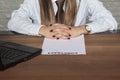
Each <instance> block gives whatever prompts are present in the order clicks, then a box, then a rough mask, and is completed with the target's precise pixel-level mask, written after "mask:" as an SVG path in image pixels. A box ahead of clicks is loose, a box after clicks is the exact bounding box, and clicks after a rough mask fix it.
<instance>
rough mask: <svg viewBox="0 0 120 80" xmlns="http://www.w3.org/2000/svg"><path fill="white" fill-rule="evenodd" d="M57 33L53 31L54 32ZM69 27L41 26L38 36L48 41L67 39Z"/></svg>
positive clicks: (61, 25)
mask: <svg viewBox="0 0 120 80" xmlns="http://www.w3.org/2000/svg"><path fill="white" fill-rule="evenodd" d="M55 29H56V30H57V31H54V30H55ZM68 29H69V27H68V26H66V25H64V24H52V25H50V26H42V27H41V28H40V30H39V34H40V35H42V36H44V37H46V38H50V39H69V36H70V35H69V33H67V32H66V31H65V30H68Z"/></svg>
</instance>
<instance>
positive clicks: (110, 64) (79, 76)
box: [0, 34, 120, 80]
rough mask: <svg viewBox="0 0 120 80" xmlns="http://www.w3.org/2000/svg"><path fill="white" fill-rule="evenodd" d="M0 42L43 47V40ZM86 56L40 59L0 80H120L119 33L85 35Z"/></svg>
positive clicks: (4, 37) (22, 38)
mask: <svg viewBox="0 0 120 80" xmlns="http://www.w3.org/2000/svg"><path fill="white" fill-rule="evenodd" d="M0 40H4V41H11V42H17V43H21V44H24V45H28V46H33V47H38V48H41V47H42V42H43V38H40V37H32V36H25V35H1V36H0ZM85 43H86V50H87V55H85V56H64V55H61V56H42V55H40V56H37V57H36V58H34V59H31V60H29V61H27V62H23V63H20V64H18V65H16V66H15V67H12V68H10V69H8V70H6V71H4V72H0V80H120V34H94V35H85Z"/></svg>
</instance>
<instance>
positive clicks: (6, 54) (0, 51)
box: [0, 46, 26, 60]
mask: <svg viewBox="0 0 120 80" xmlns="http://www.w3.org/2000/svg"><path fill="white" fill-rule="evenodd" d="M25 54H26V52H24V51H20V50H16V49H12V48H8V47H3V46H0V55H1V58H4V59H9V60H12V59H15V58H17V57H20V56H22V55H25Z"/></svg>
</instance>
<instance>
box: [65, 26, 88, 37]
mask: <svg viewBox="0 0 120 80" xmlns="http://www.w3.org/2000/svg"><path fill="white" fill-rule="evenodd" d="M66 31H67V32H68V33H69V34H70V38H74V37H78V36H80V35H81V34H87V30H86V29H85V26H79V27H70V29H69V30H66Z"/></svg>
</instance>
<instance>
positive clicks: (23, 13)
mask: <svg viewBox="0 0 120 80" xmlns="http://www.w3.org/2000/svg"><path fill="white" fill-rule="evenodd" d="M32 1H34V0H24V2H23V4H22V5H21V7H20V8H19V9H18V10H16V11H14V12H13V13H12V16H11V19H10V21H9V22H8V29H9V30H11V31H15V32H18V33H22V34H27V35H36V36H39V29H40V26H41V25H40V24H34V23H32V21H31V19H30V18H31V16H32V13H33V10H32V5H33V4H32Z"/></svg>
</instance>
